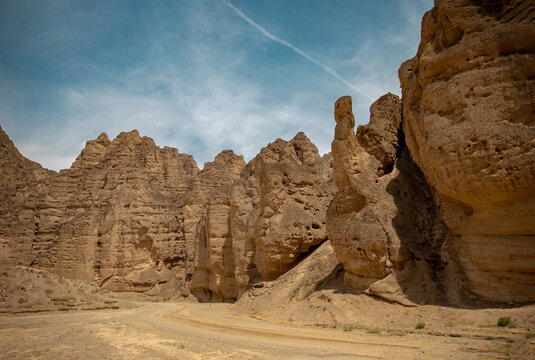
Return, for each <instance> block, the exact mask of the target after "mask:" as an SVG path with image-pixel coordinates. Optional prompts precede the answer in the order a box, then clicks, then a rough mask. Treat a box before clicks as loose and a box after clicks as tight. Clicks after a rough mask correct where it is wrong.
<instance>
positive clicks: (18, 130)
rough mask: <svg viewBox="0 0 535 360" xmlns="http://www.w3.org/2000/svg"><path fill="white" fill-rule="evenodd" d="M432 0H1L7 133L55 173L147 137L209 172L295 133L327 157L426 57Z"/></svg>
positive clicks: (0, 117) (1, 107) (2, 113)
mask: <svg viewBox="0 0 535 360" xmlns="http://www.w3.org/2000/svg"><path fill="white" fill-rule="evenodd" d="M432 6H433V1H432V0H373V1H372V0H329V1H325V0H231V1H226V0H176V1H170V0H161V1H149V0H144V1H142V0H137V1H136V0H130V1H124V0H115V1H104V0H94V1H86V0H31V1H30V0H2V1H0V126H2V128H3V129H4V131H5V132H6V133H7V134H8V135H9V136H10V138H11V140H13V142H14V143H15V146H17V148H18V149H19V151H20V152H21V153H22V154H23V155H24V156H26V157H27V158H29V159H30V160H33V161H37V162H38V163H40V164H41V165H43V166H44V167H46V168H49V169H53V170H59V169H64V168H69V167H70V165H71V164H72V162H73V161H74V160H75V159H76V157H77V156H78V154H79V153H80V151H81V150H82V149H83V148H84V146H85V142H86V141H87V140H91V139H95V138H96V137H97V136H98V135H99V134H100V133H102V132H106V133H107V134H108V136H109V137H110V139H113V138H114V137H115V136H117V135H118V134H119V133H120V132H122V131H130V130H132V129H138V130H139V132H140V134H141V135H142V136H148V137H151V138H153V139H154V141H155V142H156V144H157V145H158V146H161V147H163V146H166V145H167V146H172V147H176V148H178V150H179V152H181V153H187V154H191V155H193V156H194V158H195V160H196V162H197V164H198V165H199V167H200V168H202V166H203V164H204V163H205V162H207V161H212V160H213V158H214V157H215V155H217V154H218V153H219V152H220V151H222V150H224V149H232V150H234V152H235V153H236V154H239V155H244V157H245V159H246V160H247V161H249V160H251V159H252V158H253V157H254V156H255V155H256V154H257V153H258V152H259V151H260V149H261V148H262V147H264V146H266V145H267V144H268V143H270V142H273V141H275V140H276V139H277V138H282V139H285V140H290V139H291V138H293V137H294V136H295V134H296V133H298V132H299V131H303V132H305V134H306V135H307V136H308V137H309V138H310V139H311V140H312V142H313V143H314V144H315V145H316V146H317V147H318V149H319V151H320V153H321V154H325V153H327V152H329V151H330V144H331V141H332V138H333V134H334V125H335V122H334V118H333V107H334V102H335V101H336V100H337V99H338V98H339V97H341V96H344V95H351V96H352V97H353V111H354V113H355V117H356V122H357V124H365V123H367V122H368V121H369V108H370V105H371V104H372V103H373V101H374V100H375V99H377V98H379V97H380V96H381V95H383V94H385V93H387V92H392V93H394V94H397V95H400V93H401V91H400V88H399V80H398V76H397V70H398V68H399V66H400V65H401V63H402V62H403V61H405V60H407V59H410V58H411V57H413V56H414V55H415V54H416V50H417V47H418V44H419V41H420V24H421V18H422V16H423V14H424V13H425V11H427V10H429V9H431V8H432Z"/></svg>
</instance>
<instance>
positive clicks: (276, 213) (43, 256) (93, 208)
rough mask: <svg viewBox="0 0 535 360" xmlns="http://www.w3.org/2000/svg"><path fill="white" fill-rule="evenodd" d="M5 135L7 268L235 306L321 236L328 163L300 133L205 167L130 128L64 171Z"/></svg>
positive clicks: (0, 237) (225, 154) (95, 145)
mask: <svg viewBox="0 0 535 360" xmlns="http://www.w3.org/2000/svg"><path fill="white" fill-rule="evenodd" d="M0 135H1V137H0V140H1V142H0V146H1V147H0V149H1V151H2V162H1V164H0V165H1V171H2V179H1V181H0V192H1V195H2V198H3V199H4V200H3V201H2V202H1V208H0V211H1V214H0V215H1V216H2V217H1V223H0V245H1V257H2V262H3V266H12V265H24V266H33V267H37V268H41V269H46V270H48V271H50V272H52V273H55V274H58V275H60V276H62V277H65V278H71V279H82V280H90V281H95V282H96V283H97V284H98V285H99V286H100V287H102V288H104V289H108V290H111V291H136V292H144V293H146V294H152V295H161V296H171V295H174V294H176V293H180V294H182V295H184V296H186V295H188V294H189V293H190V291H191V292H192V293H193V294H195V295H196V296H198V297H199V298H200V299H202V300H234V299H236V298H237V296H238V295H239V294H241V293H242V292H244V291H245V290H247V288H248V287H249V285H250V284H251V283H252V282H255V281H261V280H263V279H273V278H276V277H278V276H280V275H281V274H283V273H284V272H285V271H287V270H288V269H290V268H291V267H293V266H295V265H296V264H297V262H298V261H299V259H300V257H301V256H302V254H305V253H306V252H307V251H308V250H309V248H311V247H313V246H316V245H319V244H320V243H322V242H324V241H325V240H326V233H325V225H324V223H325V209H326V207H327V205H328V203H329V202H330V200H331V198H332V194H333V193H334V185H333V184H332V177H331V175H330V174H331V166H332V158H331V157H330V155H328V156H325V157H321V156H320V155H319V154H318V151H317V149H316V147H315V146H314V145H313V144H312V143H311V142H310V140H309V139H308V138H307V137H306V136H305V135H304V134H303V133H299V134H298V135H296V137H295V138H294V139H292V140H291V141H284V140H281V139H278V140H277V141H275V142H274V143H273V144H270V145H268V146H267V147H266V148H264V149H262V151H261V152H260V154H259V155H258V156H257V157H256V158H255V159H253V160H252V161H251V162H250V163H249V164H246V163H245V161H244V159H243V157H242V156H237V155H235V154H234V153H233V152H232V151H231V150H225V151H222V152H221V153H220V154H219V155H217V156H216V158H215V159H214V161H213V162H209V163H206V164H205V166H204V168H203V169H202V170H200V171H199V169H198V168H197V164H196V163H195V161H194V160H193V157H192V156H190V155H187V154H181V153H179V152H178V151H177V149H173V148H169V147H164V148H163V149H162V148H159V147H158V146H156V145H155V144H154V141H153V140H152V139H150V138H147V137H141V136H140V135H139V134H138V132H137V131H135V130H134V131H131V132H128V133H121V134H120V135H119V136H117V138H116V139H114V140H113V141H110V140H109V139H108V137H107V136H106V134H101V135H100V136H99V137H98V138H97V139H95V140H91V141H88V142H87V144H86V147H85V148H84V149H83V150H82V152H81V154H80V156H78V158H77V159H76V161H75V162H74V163H73V164H72V166H71V168H70V169H68V170H62V171H60V172H59V173H55V172H53V171H48V170H45V169H43V168H42V167H41V166H40V165H38V164H36V163H33V162H31V161H29V160H27V159H25V158H24V157H23V156H22V155H21V154H20V153H19V152H18V151H17V149H16V148H15V146H14V145H13V143H12V142H11V141H10V140H9V138H8V136H7V135H6V134H5V133H4V132H3V131H0ZM190 287H191V288H190Z"/></svg>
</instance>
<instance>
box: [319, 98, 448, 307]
mask: <svg viewBox="0 0 535 360" xmlns="http://www.w3.org/2000/svg"><path fill="white" fill-rule="evenodd" d="M370 110H371V117H370V124H368V125H365V126H360V127H359V128H358V131H357V133H356V134H355V132H354V126H355V120H354V117H353V113H352V110H351V98H350V97H348V96H346V97H342V98H340V99H339V100H338V101H337V102H336V104H335V119H336V123H337V124H336V129H335V135H334V141H333V143H332V153H333V157H334V180H335V182H336V185H337V187H338V194H337V195H336V196H335V197H334V199H333V201H332V202H331V204H330V206H329V209H328V212H327V233H328V236H329V239H330V240H331V243H332V245H333V248H334V250H335V252H336V255H337V257H338V259H339V261H340V262H341V263H342V264H343V265H344V268H345V275H344V278H345V281H346V282H347V283H349V284H351V285H352V286H353V287H355V288H357V289H360V290H365V289H367V288H368V287H369V290H368V292H369V293H370V294H373V295H377V296H381V297H383V298H385V299H388V300H391V301H398V302H400V303H403V304H412V303H415V302H416V303H421V302H430V301H437V297H438V296H437V294H436V293H432V292H427V291H424V290H425V289H422V288H421V287H419V286H415V285H417V282H416V283H415V282H411V283H410V284H408V285H407V287H408V290H409V291H403V292H402V293H400V294H399V295H396V296H392V294H393V293H397V292H398V291H399V287H400V286H402V285H401V283H403V282H405V278H406V277H407V276H406V275H405V274H407V273H411V274H413V273H420V272H423V273H428V277H431V275H430V274H433V271H434V270H435V269H434V268H439V267H440V262H441V251H442V247H443V245H444V244H445V243H446V244H447V239H448V236H449V233H448V232H447V229H446V228H445V226H444V225H443V224H442V222H441V221H440V220H439V219H438V216H437V212H436V210H435V205H434V203H433V197H432V194H431V191H430V190H429V188H428V187H427V184H426V182H425V178H424V177H423V175H422V174H421V172H420V170H419V169H418V167H417V166H416V165H415V164H414V163H413V162H412V160H411V158H410V156H409V153H408V151H407V149H406V148H405V146H404V143H403V139H402V138H401V136H402V133H401V132H400V126H401V101H400V100H399V98H397V96H395V95H392V94H387V95H385V96H383V97H381V98H380V99H379V100H377V101H376V102H375V103H374V104H373V105H372V107H371V109H370ZM415 261H416V262H417V263H419V264H422V265H421V266H419V267H418V271H416V270H410V271H409V270H408V269H409V268H411V269H416V267H415ZM439 276H441V275H439ZM384 278H386V279H385V280H383V281H382V282H379V283H376V282H377V281H379V280H382V279H384ZM437 280H438V279H437ZM374 283H375V284H374ZM394 283H395V284H397V285H396V286H390V284H394ZM398 283H400V284H398ZM407 297H409V298H407Z"/></svg>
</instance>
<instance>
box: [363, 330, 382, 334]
mask: <svg viewBox="0 0 535 360" xmlns="http://www.w3.org/2000/svg"><path fill="white" fill-rule="evenodd" d="M366 332H367V333H368V334H380V333H381V330H379V329H368V330H367V331H366Z"/></svg>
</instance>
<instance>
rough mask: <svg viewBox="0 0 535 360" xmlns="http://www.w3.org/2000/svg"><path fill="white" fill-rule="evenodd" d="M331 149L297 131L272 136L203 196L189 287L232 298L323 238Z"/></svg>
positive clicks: (278, 271)
mask: <svg viewBox="0 0 535 360" xmlns="http://www.w3.org/2000/svg"><path fill="white" fill-rule="evenodd" d="M331 164H332V158H331V156H330V155H327V156H325V157H323V158H322V157H320V156H319V154H318V150H317V148H316V147H315V146H314V145H313V144H312V143H311V142H310V140H309V139H308V138H307V137H306V136H305V135H304V134H303V133H298V134H297V135H296V136H295V137H294V138H293V139H292V140H291V141H284V140H282V139H278V140H276V141H275V142H274V143H272V144H269V145H268V146H267V147H265V148H263V149H262V150H261V151H260V154H258V155H257V156H256V157H255V158H254V159H253V160H251V161H250V162H249V164H247V166H246V167H244V168H243V170H242V171H241V174H240V178H239V179H238V180H237V181H235V182H234V183H233V184H232V185H231V186H220V187H219V188H217V189H216V190H215V191H214V192H212V193H211V195H210V197H209V200H208V201H207V206H206V212H205V216H204V218H203V219H202V220H201V222H200V223H199V228H198V229H199V232H198V237H197V239H198V246H199V247H198V249H197V252H196V254H197V260H196V266H195V272H194V275H193V281H192V293H193V294H194V295H196V296H197V297H198V298H200V299H201V300H234V299H236V298H237V297H238V296H239V295H240V294H242V293H243V292H244V291H246V290H247V289H248V288H249V287H250V285H251V284H253V283H255V282H259V281H263V280H268V279H269V280H271V279H275V278H277V277H279V276H280V275H282V274H284V273H285V272H286V271H288V270H289V269H291V268H292V267H294V266H295V265H296V264H297V263H298V262H299V260H300V259H301V256H302V255H303V254H304V253H306V252H307V251H308V250H309V249H310V247H312V246H315V245H318V244H320V243H322V242H324V241H325V240H326V239H327V238H326V233H325V231H326V230H325V210H326V208H327V205H328V203H329V202H330V199H331V197H332V193H333V191H334V188H333V184H332V177H331V175H330V173H331Z"/></svg>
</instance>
